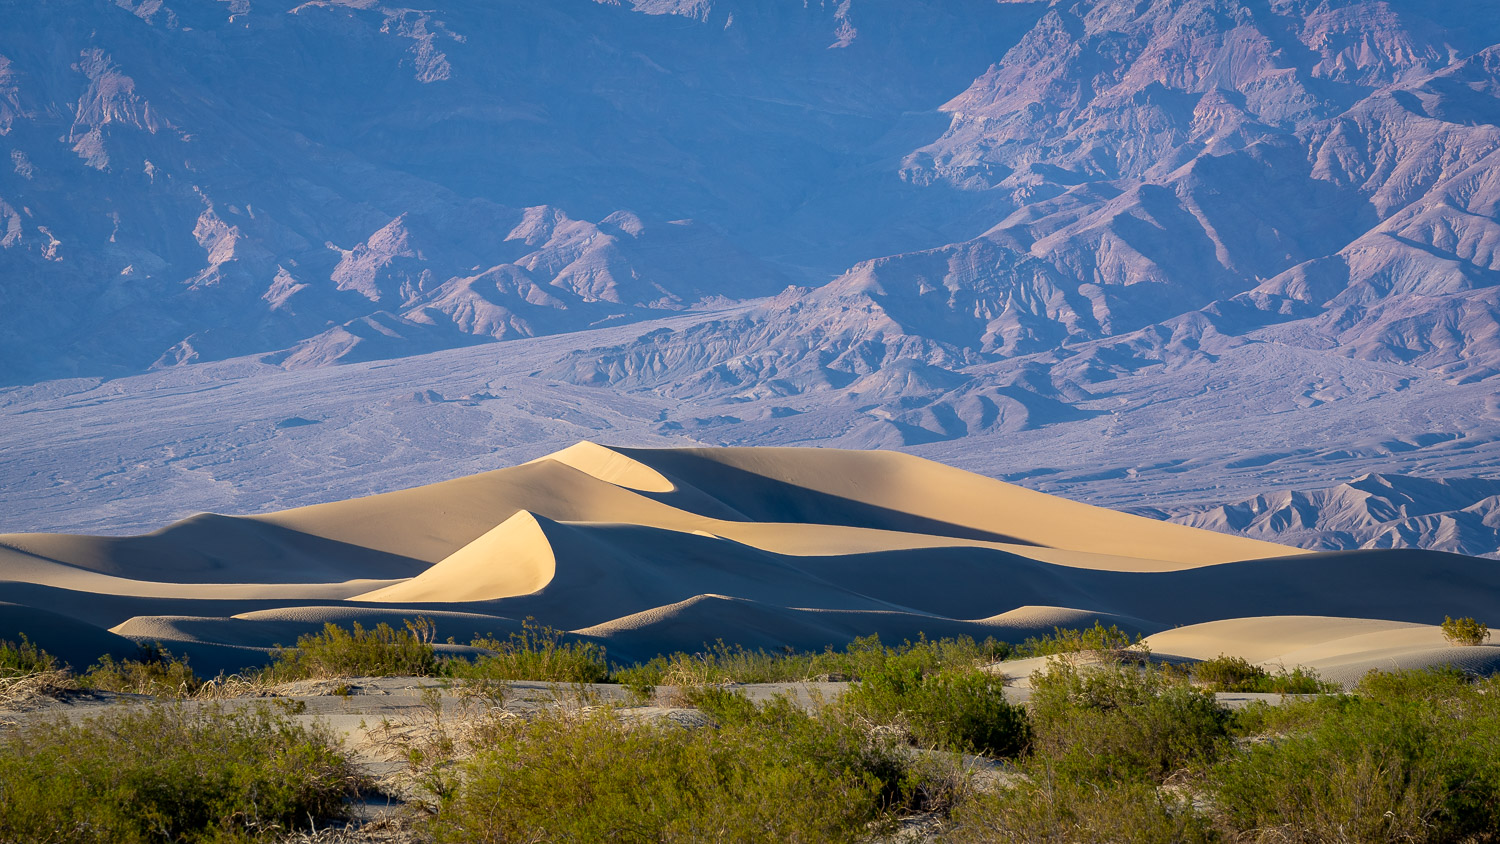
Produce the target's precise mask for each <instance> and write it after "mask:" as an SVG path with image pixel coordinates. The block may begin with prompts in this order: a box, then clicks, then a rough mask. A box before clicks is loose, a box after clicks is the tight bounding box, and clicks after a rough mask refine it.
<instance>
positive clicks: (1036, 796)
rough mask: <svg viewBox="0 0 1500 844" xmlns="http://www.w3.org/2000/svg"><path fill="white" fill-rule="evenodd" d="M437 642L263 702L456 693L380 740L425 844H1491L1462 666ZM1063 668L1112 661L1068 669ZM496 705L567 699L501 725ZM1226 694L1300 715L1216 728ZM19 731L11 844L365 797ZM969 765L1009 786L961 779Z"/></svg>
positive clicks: (373, 644) (352, 660)
mask: <svg viewBox="0 0 1500 844" xmlns="http://www.w3.org/2000/svg"><path fill="white" fill-rule="evenodd" d="M1460 621H1464V620H1460ZM433 638H434V637H433V631H432V625H431V624H430V622H426V621H425V620H421V619H418V620H416V621H412V622H409V623H407V624H406V625H404V629H400V630H398V629H393V628H391V627H389V626H387V625H383V624H382V625H378V626H376V627H375V628H373V629H369V630H367V629H364V628H362V627H360V626H359V625H354V626H353V628H352V630H345V629H342V628H340V627H338V626H336V625H328V626H326V627H325V628H324V630H323V631H322V632H321V633H318V634H313V635H309V636H304V637H302V638H301V639H299V640H298V643H297V647H295V648H290V649H283V650H282V651H280V652H279V653H278V654H277V655H276V661H275V663H273V665H272V666H270V667H269V668H268V669H266V670H265V671H264V672H263V673H262V674H261V675H260V677H261V678H262V679H266V680H271V679H274V680H287V679H299V678H309V677H311V678H320V679H329V680H333V681H338V680H339V678H347V677H351V676H357V675H381V674H412V675H419V676H434V675H437V676H441V675H448V676H452V677H454V678H457V679H461V680H466V681H468V682H465V683H462V684H459V685H456V686H453V687H449V688H448V689H447V690H446V691H445V690H444V689H443V688H439V687H433V688H428V689H426V690H425V691H424V692H423V693H422V695H423V702H424V704H425V706H424V708H423V709H422V711H421V712H422V714H421V715H420V716H419V717H418V718H417V719H416V721H413V722H402V723H398V724H389V723H387V724H385V725H384V726H383V727H382V728H380V729H379V730H377V735H379V736H382V738H381V739H380V741H381V746H382V747H383V748H385V749H386V750H387V751H388V752H389V753H390V754H391V758H396V759H400V760H403V761H404V762H406V764H407V770H408V773H407V775H406V776H405V778H404V779H403V782H404V783H406V786H410V787H412V788H414V791H412V792H411V793H412V794H414V795H417V796H419V798H420V799H422V800H425V801H426V802H427V805H428V806H429V808H430V809H431V810H432V811H433V812H435V815H434V816H433V817H432V819H431V820H430V821H428V822H424V823H423V824H422V825H421V826H422V829H421V831H420V832H419V835H420V836H429V835H430V836H436V838H437V840H442V841H454V842H467V841H508V840H516V839H517V838H521V839H522V840H595V839H599V838H602V837H609V838H611V839H612V840H621V841H689V840H701V839H707V840H736V841H783V840H786V841H799V840H800V841H825V840H828V841H854V840H870V838H871V837H872V836H876V837H879V836H881V835H885V834H887V833H889V832H890V831H892V830H893V829H894V828H895V827H896V826H897V825H899V824H898V822H900V821H901V819H902V818H910V817H912V816H914V815H916V816H924V817H927V818H929V819H930V820H931V822H933V823H935V824H937V825H939V826H940V827H941V828H942V830H943V836H944V840H953V841H958V842H966V841H987V840H1008V841H1021V842H1028V841H1035V842H1061V841H1084V840H1087V841H1120V842H1126V841H1129V842H1136V841H1145V842H1152V841H1161V842H1199V841H1230V842H1237V841H1247V842H1248V841H1270V840H1274V841H1279V842H1312V841H1330V840H1332V841H1338V840H1347V841H1413V842H1440V841H1454V842H1474V844H1479V842H1484V841H1494V840H1500V837H1497V834H1496V832H1495V830H1497V829H1500V679H1479V678H1476V677H1474V676H1472V675H1470V674H1466V673H1465V672H1463V671H1460V670H1457V669H1452V668H1447V669H1432V670H1427V671H1405V672H1385V673H1382V672H1372V673H1371V674H1370V675H1368V676H1367V677H1366V678H1365V679H1364V680H1363V681H1362V682H1361V683H1360V684H1359V685H1358V686H1357V687H1356V688H1355V689H1354V690H1353V691H1352V692H1351V693H1349V694H1334V693H1332V692H1333V690H1334V687H1332V686H1331V685H1329V684H1326V683H1324V682H1323V681H1321V680H1320V679H1319V678H1318V677H1317V676H1316V675H1315V674H1313V673H1311V672H1308V671H1305V670H1293V671H1285V670H1282V671H1271V670H1267V669H1266V668H1264V667H1261V666H1256V665H1253V664H1251V663H1249V662H1248V661H1246V660H1244V659H1240V658H1235V657H1227V656H1221V657H1219V658H1217V659H1213V660H1207V661H1204V662H1201V663H1196V664H1194V665H1193V666H1192V667H1191V668H1190V669H1183V668H1174V667H1172V666H1169V665H1164V664H1158V663H1153V662H1151V661H1149V660H1146V659H1134V660H1132V659H1130V658H1129V656H1130V655H1133V654H1137V653H1141V651H1140V650H1139V649H1138V648H1137V647H1136V645H1137V644H1138V643H1135V642H1131V640H1130V637H1128V636H1126V635H1125V634H1123V633H1121V632H1120V631H1119V630H1117V629H1114V628H1106V627H1103V626H1102V625H1095V627H1094V628H1092V629H1090V630H1083V631H1064V630H1059V631H1057V632H1056V633H1055V634H1054V635H1053V636H1050V637H1046V639H1045V640H1032V642H1031V643H1030V644H1028V645H1027V646H1026V647H1025V648H1024V649H1023V650H1024V652H1027V653H1035V652H1038V651H1054V652H1055V657H1054V658H1053V659H1050V660H1049V661H1048V663H1047V667H1046V670H1045V672H1039V673H1038V674H1037V675H1035V676H1033V678H1032V694H1031V698H1030V701H1029V703H1028V704H1027V705H1026V706H1020V705H1017V704H1013V703H1011V702H1010V701H1009V700H1007V698H1006V694H1005V687H1004V678H1003V677H1002V676H1000V675H998V674H992V673H989V672H988V671H987V670H986V667H985V664H986V663H989V662H992V661H994V660H995V659H996V658H997V657H998V656H1002V655H1004V654H1005V653H1006V652H1007V651H1008V650H1009V649H1008V647H1007V646H1005V645H1003V644H1001V643H997V642H994V641H987V642H983V643H979V642H975V641H974V640H972V639H951V640H936V641H934V640H928V639H925V638H919V639H918V640H917V641H916V642H906V643H903V644H901V645H899V646H894V647H891V646H886V645H884V644H882V643H881V642H880V640H879V639H878V638H876V637H873V636H871V637H868V638H865V639H859V640H856V641H855V642H853V643H852V644H851V645H850V646H849V647H847V648H845V649H843V650H841V651H835V650H833V649H831V648H830V649H825V650H824V651H822V652H818V653H810V654H809V653H797V652H793V651H784V652H768V651H763V650H762V651H750V650H746V649H743V648H737V647H733V646H729V645H725V644H723V643H718V644H716V645H713V646H710V647H707V648H706V649H705V650H704V651H703V652H701V653H698V654H691V655H689V654H683V653H679V654H674V655H671V656H663V657H658V658H657V659H655V660H652V661H650V662H648V663H645V664H640V665H635V666H629V667H624V666H619V665H615V666H613V667H612V670H608V671H607V670H606V668H607V667H609V662H608V661H607V658H606V654H605V652H604V649H603V648H602V647H601V646H599V645H598V644H596V643H593V642H590V641H588V640H585V639H579V638H575V637H570V636H569V635H568V634H566V633H564V632H561V631H557V630H553V629H551V628H548V627H545V626H542V625H539V624H537V623H536V622H534V621H533V620H531V619H528V620H527V621H526V622H525V623H524V624H523V625H522V628H521V630H520V631H519V632H517V633H515V634H512V635H511V636H510V637H508V638H507V639H505V640H498V639H493V638H489V639H476V640H475V645H476V646H478V647H481V648H483V649H484V650H485V651H486V653H484V654H483V655H482V656H480V657H478V658H476V659H474V660H472V661H470V660H465V659H459V658H450V659H445V660H444V659H439V658H438V657H437V656H436V653H435V649H434V648H433V646H432V644H431V643H432V639H433ZM1079 651H1091V652H1095V653H1097V654H1099V655H1101V656H1103V657H1104V658H1103V659H1099V660H1083V661H1079V660H1076V659H1068V658H1066V657H1065V656H1064V655H1065V654H1071V653H1077V652H1079ZM1122 656H1124V657H1125V658H1124V659H1122V658H1119V657H1122ZM57 665H58V664H57V661H56V660H55V659H53V658H52V657H51V656H49V655H47V654H46V653H45V652H44V651H41V650H40V649H38V648H36V647H35V646H34V645H32V644H31V643H30V642H28V641H26V640H22V642H21V643H19V644H15V643H0V681H4V680H5V679H6V678H9V679H12V680H14V679H15V678H18V677H24V678H38V677H45V676H51V675H53V674H60V675H62V676H64V677H65V678H66V677H70V676H71V675H68V674H67V672H66V671H65V670H64V669H61V668H58V667H57ZM811 678H822V679H840V680H848V681H849V685H848V686H847V689H845V688H844V687H834V688H835V689H839V690H842V694H839V693H838V692H836V691H833V690H830V693H829V694H828V696H827V698H826V699H824V700H817V695H816V694H815V695H814V698H815V700H814V702H813V703H812V704H811V705H807V706H803V705H798V704H796V703H794V702H793V701H792V700H791V699H790V698H787V697H780V698H777V699H774V700H772V701H770V702H768V703H755V702H752V701H751V700H750V699H749V698H747V697H746V696H744V695H743V694H741V693H740V692H738V691H736V690H735V689H734V688H733V686H734V684H735V683H741V682H771V681H785V680H788V679H795V680H804V679H811ZM80 679H81V681H82V683H83V684H84V685H85V686H87V687H89V688H92V689H110V690H119V691H134V692H140V693H144V694H150V695H153V696H155V697H157V698H161V697H175V698H182V697H187V696H191V697H194V698H197V699H198V700H200V701H201V700H202V699H204V698H208V697H215V696H225V695H230V694H236V693H246V692H249V691H254V690H255V689H254V688H253V686H252V685H251V684H248V683H246V682H245V681H243V680H238V679H236V678H225V677H220V678H216V679H215V680H212V681H208V682H206V683H205V682H203V681H201V680H199V679H198V678H197V677H196V676H195V675H194V674H193V672H192V671H191V669H190V668H189V666H188V665H187V662H186V660H184V659H180V658H178V657H175V656H173V655H172V654H170V653H169V652H167V651H165V650H162V649H160V648H148V649H144V650H143V651H142V653H141V655H140V656H139V657H138V658H136V659H129V660H119V661H117V660H113V659H108V658H105V659H101V660H100V662H99V663H98V664H96V665H95V666H94V667H93V668H91V669H90V670H89V671H88V672H87V673H86V674H84V675H83V676H82V678H80ZM509 680H541V681H546V682H551V683H563V684H580V685H569V686H565V687H561V688H563V689H564V690H565V691H566V690H573V691H574V692H576V697H575V698H570V699H564V698H562V697H560V698H559V699H558V701H556V702H555V703H553V704H551V705H547V706H543V707H542V708H540V709H537V708H535V706H534V705H533V704H527V705H523V706H521V707H512V708H511V710H507V709H506V707H505V706H504V703H505V700H506V698H505V694H506V690H507V687H506V686H505V685H504V683H505V682H506V681H509ZM601 681H604V682H608V681H613V682H617V683H621V684H622V685H628V686H629V687H630V688H632V689H633V690H635V691H636V692H637V693H638V694H646V693H648V692H649V689H651V688H652V687H654V686H655V685H656V684H658V683H666V684H671V685H674V686H675V687H677V692H676V698H675V699H674V702H675V703H677V704H680V705H683V706H689V707H693V708H696V709H697V710H698V713H699V714H696V715H690V716H683V720H681V721H680V722H679V721H677V720H665V721H663V720H655V719H656V718H657V717H659V716H657V715H652V716H650V717H649V718H647V719H646V720H642V719H641V718H640V717H635V716H627V715H624V714H622V711H621V710H618V709H616V708H614V707H611V706H600V705H599V703H600V700H601V699H600V698H599V697H596V696H595V693H594V692H593V691H591V690H590V689H589V688H588V687H586V686H584V685H581V684H587V683H595V682H601ZM1215 691H1270V692H1282V693H1287V694H1291V693H1305V694H1307V697H1306V698H1303V699H1288V700H1284V701H1280V702H1279V703H1280V705H1276V706H1270V705H1266V704H1264V703H1256V704H1252V705H1251V706H1249V707H1246V708H1245V709H1242V710H1239V711H1237V712H1233V713H1231V712H1230V711H1228V710H1227V709H1225V708H1224V707H1223V706H1221V705H1220V704H1219V702H1218V701H1217V700H1216V699H1215V697H1214V692H1215ZM353 692H354V687H353V686H352V685H351V684H350V683H347V682H340V683H339V685H338V686H337V687H335V693H343V694H352V693H353ZM455 693H456V698H455V697H454V695H455ZM445 702H446V703H447V706H448V707H451V708H445ZM679 715H682V713H676V714H673V715H672V718H673V719H676V718H678V717H679ZM32 717H33V716H26V718H27V721H25V722H24V723H23V724H21V725H17V724H11V725H8V726H0V841H8V840H59V841H61V840H68V841H74V840H77V841H85V842H88V841H105V840H109V841H116V840H118V841H127V842H129V841H147V840H150V841H156V840H172V841H184V842H196V841H256V840H268V839H271V838H274V837H276V836H281V835H284V834H286V833H287V832H289V831H290V830H292V828H293V826H294V825H296V824H300V823H305V821H306V819H307V818H308V817H312V818H318V817H326V816H331V815H336V814H337V813H338V811H339V810H340V803H341V801H342V799H343V798H344V796H345V795H346V794H347V793H348V792H349V789H350V788H351V787H352V785H353V784H354V783H355V782H356V781H357V779H358V778H357V777H356V776H355V774H354V773H353V769H352V768H351V767H350V766H349V763H348V761H347V760H346V759H345V758H344V757H343V756H342V755H341V753H340V752H339V751H338V749H337V746H336V745H337V742H335V741H333V740H332V738H331V737H330V736H329V734H328V733H327V732H326V731H323V730H322V729H320V728H315V727H313V728H309V727H306V726H303V725H302V724H301V722H300V721H298V720H296V719H295V717H294V713H292V712H290V711H288V710H283V709H269V708H265V707H264V706H257V707H255V708H253V709H246V710H237V709H236V710H229V709H223V708H220V707H219V706H218V705H212V704H206V705H205V704H198V703H179V704H172V705H162V704H152V705H149V706H147V707H145V708H134V709H131V708H128V707H126V708H121V709H118V710H114V711H111V712H109V713H108V714H106V715H104V716H102V717H101V718H99V719H97V720H93V721H83V722H69V721H66V720H37V721H33V720H30V719H31V718H32ZM705 725H706V726H705ZM960 753H962V754H979V755H981V756H985V757H989V758H990V759H991V760H996V761H994V762H992V763H989V764H993V765H995V766H996V767H995V768H993V769H990V770H991V773H989V774H986V775H985V776H972V775H970V774H965V773H963V765H962V764H961V762H960V760H961V759H963V758H969V759H971V760H972V757H963V756H961V755H960ZM22 760H35V761H34V762H23V761H22ZM964 764H967V763H964ZM982 767H983V766H981V768H982ZM406 786H403V787H406ZM49 836H50V838H49Z"/></svg>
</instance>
